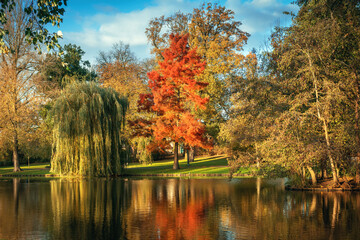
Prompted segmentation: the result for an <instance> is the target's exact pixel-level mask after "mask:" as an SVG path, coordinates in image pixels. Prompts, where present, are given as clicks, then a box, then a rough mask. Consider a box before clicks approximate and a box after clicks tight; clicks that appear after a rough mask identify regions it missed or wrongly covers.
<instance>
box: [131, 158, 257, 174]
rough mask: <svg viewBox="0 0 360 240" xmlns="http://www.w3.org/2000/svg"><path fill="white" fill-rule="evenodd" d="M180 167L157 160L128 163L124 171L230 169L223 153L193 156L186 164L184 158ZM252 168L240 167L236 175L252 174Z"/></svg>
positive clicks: (219, 171) (216, 171)
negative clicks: (193, 158) (145, 162)
mask: <svg viewBox="0 0 360 240" xmlns="http://www.w3.org/2000/svg"><path fill="white" fill-rule="evenodd" d="M179 165H180V169H178V170H174V169H172V167H173V160H172V159H170V160H164V161H157V162H154V163H152V164H150V165H142V164H138V163H137V164H135V163H134V164H129V165H128V166H127V167H126V168H125V171H124V174H125V175H127V176H183V175H192V176H204V177H206V176H228V175H229V173H230V171H229V170H230V169H229V167H228V163H227V160H226V156H225V155H218V156H206V157H198V158H195V161H194V162H192V163H190V165H187V162H186V160H185V159H183V160H180V161H179ZM252 171H253V169H252V168H247V167H245V168H240V169H239V171H238V172H237V173H236V175H242V176H247V175H252Z"/></svg>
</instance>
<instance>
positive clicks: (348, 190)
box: [285, 186, 360, 192]
mask: <svg viewBox="0 0 360 240" xmlns="http://www.w3.org/2000/svg"><path fill="white" fill-rule="evenodd" d="M285 190H287V191H306V192H359V191H360V187H355V188H341V187H338V188H324V187H305V188H297V187H291V186H285Z"/></svg>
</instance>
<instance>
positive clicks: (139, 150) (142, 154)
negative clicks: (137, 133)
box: [133, 137, 153, 164]
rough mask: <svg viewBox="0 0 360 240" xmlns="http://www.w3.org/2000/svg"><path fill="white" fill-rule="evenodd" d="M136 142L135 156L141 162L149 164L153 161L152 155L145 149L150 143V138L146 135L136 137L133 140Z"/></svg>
mask: <svg viewBox="0 0 360 240" xmlns="http://www.w3.org/2000/svg"><path fill="white" fill-rule="evenodd" d="M133 141H134V142H135V143H136V158H137V159H138V160H139V162H140V163H142V164H150V163H152V162H153V156H152V154H151V152H149V151H148V150H147V147H148V146H149V144H150V143H151V139H150V138H148V137H136V138H135V139H134V140H133Z"/></svg>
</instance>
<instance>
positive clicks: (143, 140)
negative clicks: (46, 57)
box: [97, 42, 154, 163]
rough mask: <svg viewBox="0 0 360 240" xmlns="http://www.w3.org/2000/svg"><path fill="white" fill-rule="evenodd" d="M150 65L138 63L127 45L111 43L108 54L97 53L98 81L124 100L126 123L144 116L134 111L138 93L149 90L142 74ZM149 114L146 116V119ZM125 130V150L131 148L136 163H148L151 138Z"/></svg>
mask: <svg viewBox="0 0 360 240" xmlns="http://www.w3.org/2000/svg"><path fill="white" fill-rule="evenodd" d="M152 62H153V61H151V60H145V61H139V60H138V59H137V58H136V57H135V55H134V53H133V52H132V51H131V50H130V47H129V45H127V44H124V43H122V42H119V43H116V44H114V45H113V47H112V48H111V50H110V51H107V52H104V51H101V52H100V53H99V56H98V57H97V72H98V74H99V82H100V83H101V84H102V86H104V87H112V88H113V89H115V90H116V91H117V92H118V93H120V94H121V95H122V96H126V98H127V99H128V102H129V108H128V114H127V120H128V121H127V122H134V121H135V120H136V119H138V118H140V117H141V118H144V117H145V116H144V113H138V111H137V108H138V101H139V96H140V94H146V93H148V92H149V91H150V89H149V87H148V86H147V80H148V79H147V76H146V73H147V72H150V71H151V70H152V69H153V65H154V64H153V63H152ZM140 115H141V116H140ZM151 115H152V114H149V117H150V116H151ZM125 129H126V130H125V131H124V132H125V134H126V138H127V139H128V143H129V144H128V148H131V150H130V149H129V151H132V152H133V155H134V157H136V158H138V160H139V161H140V162H144V163H149V162H151V161H152V160H151V159H152V158H151V153H150V152H149V151H147V150H146V149H147V148H146V147H147V146H148V143H149V142H150V138H151V136H145V135H141V134H135V132H137V131H136V130H134V129H132V126H129V124H128V123H126V126H125Z"/></svg>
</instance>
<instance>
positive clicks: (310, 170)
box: [307, 166, 317, 185]
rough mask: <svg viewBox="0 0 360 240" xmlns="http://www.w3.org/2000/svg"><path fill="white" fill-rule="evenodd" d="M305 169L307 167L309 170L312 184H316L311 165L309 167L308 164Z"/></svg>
mask: <svg viewBox="0 0 360 240" xmlns="http://www.w3.org/2000/svg"><path fill="white" fill-rule="evenodd" d="M307 169H308V170H309V172H310V176H311V182H312V185H316V184H317V180H316V174H315V172H314V170H313V169H312V167H309V166H307Z"/></svg>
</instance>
